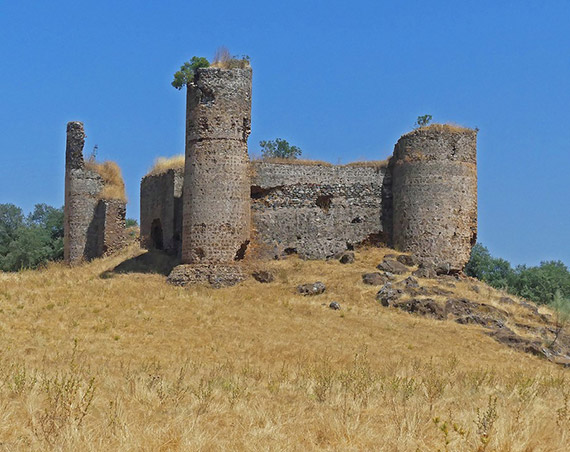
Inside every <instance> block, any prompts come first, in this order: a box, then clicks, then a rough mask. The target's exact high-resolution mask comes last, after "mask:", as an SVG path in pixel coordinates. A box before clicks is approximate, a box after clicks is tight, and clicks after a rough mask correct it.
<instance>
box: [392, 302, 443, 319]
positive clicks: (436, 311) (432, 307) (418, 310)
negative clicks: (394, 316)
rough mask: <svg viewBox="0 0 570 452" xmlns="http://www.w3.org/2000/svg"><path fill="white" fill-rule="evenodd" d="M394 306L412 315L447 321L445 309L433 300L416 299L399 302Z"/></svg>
mask: <svg viewBox="0 0 570 452" xmlns="http://www.w3.org/2000/svg"><path fill="white" fill-rule="evenodd" d="M393 306H394V307H395V308H398V309H401V310H403V311H406V312H409V313H412V314H419V315H422V316H426V317H433V318H435V319H438V320H443V319H445V311H444V309H443V308H442V307H441V306H440V305H439V304H437V302H436V301H435V300H432V299H431V298H421V299H417V298H416V299H411V300H405V301H398V302H396V303H394V304H393Z"/></svg>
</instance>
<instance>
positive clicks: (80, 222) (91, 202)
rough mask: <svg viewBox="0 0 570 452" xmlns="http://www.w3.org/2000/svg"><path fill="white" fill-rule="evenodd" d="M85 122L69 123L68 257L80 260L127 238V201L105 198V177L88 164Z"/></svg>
mask: <svg viewBox="0 0 570 452" xmlns="http://www.w3.org/2000/svg"><path fill="white" fill-rule="evenodd" d="M84 144H85V132H84V129H83V124H82V123H81V122H70V123H68V124H67V144H66V157H65V164H66V165H65V206H64V261H65V262H66V263H68V264H78V263H80V262H82V261H88V260H91V259H93V258H96V257H99V256H102V255H104V254H106V253H110V252H112V251H114V250H116V249H118V248H120V247H121V246H122V245H123V244H124V242H125V235H124V234H125V233H124V230H125V203H124V202H123V201H118V200H105V199H101V196H100V194H101V192H102V190H103V189H104V187H105V183H104V180H103V178H102V177H101V176H100V175H99V174H98V173H97V172H95V171H92V170H90V169H88V168H86V166H85V162H84V159H83V146H84Z"/></svg>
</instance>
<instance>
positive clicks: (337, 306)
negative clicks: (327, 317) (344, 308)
mask: <svg viewBox="0 0 570 452" xmlns="http://www.w3.org/2000/svg"><path fill="white" fill-rule="evenodd" d="M329 308H331V309H334V310H335V311H338V310H339V309H340V304H338V303H337V302H336V301H333V302H331V304H329Z"/></svg>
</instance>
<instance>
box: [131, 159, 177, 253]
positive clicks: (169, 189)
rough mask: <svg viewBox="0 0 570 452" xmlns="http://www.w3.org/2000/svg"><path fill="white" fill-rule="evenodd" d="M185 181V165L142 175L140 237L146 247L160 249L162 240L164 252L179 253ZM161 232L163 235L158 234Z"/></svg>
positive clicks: (142, 244)
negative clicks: (157, 235) (183, 167)
mask: <svg viewBox="0 0 570 452" xmlns="http://www.w3.org/2000/svg"><path fill="white" fill-rule="evenodd" d="M183 181H184V170H183V169H182V168H181V169H170V170H168V171H166V172H165V173H161V174H153V175H148V176H145V177H144V178H143V180H142V182H141V197H140V215H141V217H140V240H141V246H142V247H143V248H146V249H153V248H161V246H158V242H161V243H162V249H164V250H165V251H167V252H169V253H172V254H179V253H180V250H181V247H182V241H181V239H182V185H183ZM153 227H154V232H153ZM158 227H159V228H160V231H158ZM160 232H161V237H160V238H158V237H155V235H156V234H157V233H160Z"/></svg>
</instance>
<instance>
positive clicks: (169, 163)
mask: <svg viewBox="0 0 570 452" xmlns="http://www.w3.org/2000/svg"><path fill="white" fill-rule="evenodd" d="M183 168H184V155H183V154H180V155H174V156H172V157H159V158H157V159H156V160H155V161H154V164H153V165H152V168H151V169H150V170H149V172H148V173H147V176H156V175H158V174H163V173H166V172H167V171H168V170H171V169H174V170H177V169H183Z"/></svg>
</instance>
